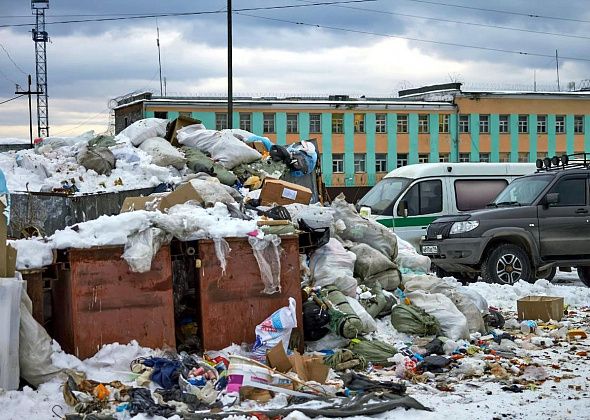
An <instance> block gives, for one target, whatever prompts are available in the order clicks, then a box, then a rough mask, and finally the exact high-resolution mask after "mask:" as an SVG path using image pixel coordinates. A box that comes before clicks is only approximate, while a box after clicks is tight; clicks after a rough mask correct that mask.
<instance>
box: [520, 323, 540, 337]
mask: <svg viewBox="0 0 590 420" xmlns="http://www.w3.org/2000/svg"><path fill="white" fill-rule="evenodd" d="M536 329H537V323H536V322H535V321H522V322H521V323H520V331H522V332H523V334H530V333H532V332H535V330H536Z"/></svg>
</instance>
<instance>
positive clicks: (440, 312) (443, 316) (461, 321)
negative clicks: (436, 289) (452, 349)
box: [406, 291, 469, 340]
mask: <svg viewBox="0 0 590 420" xmlns="http://www.w3.org/2000/svg"><path fill="white" fill-rule="evenodd" d="M406 296H407V297H408V298H409V299H410V302H412V304H414V305H416V306H418V307H420V308H422V309H424V310H425V311H426V312H427V313H428V314H430V315H432V316H433V317H435V318H436V319H437V320H438V322H439V323H440V327H441V330H442V333H443V334H444V336H445V337H448V338H450V339H452V340H459V339H461V338H465V339H467V338H469V328H468V325H467V319H466V318H465V315H463V314H462V313H461V311H459V309H457V307H456V306H455V304H454V303H453V302H452V301H451V300H450V299H449V298H448V297H446V296H445V295H443V294H441V293H427V292H421V291H414V292H411V293H407V294H406Z"/></svg>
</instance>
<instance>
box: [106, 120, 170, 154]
mask: <svg viewBox="0 0 590 420" xmlns="http://www.w3.org/2000/svg"><path fill="white" fill-rule="evenodd" d="M167 127H168V120H165V119H161V118H145V119H143V120H139V121H135V122H134V123H133V124H131V125H130V126H129V127H127V128H126V129H124V130H123V131H121V132H120V133H119V134H118V135H117V140H119V139H123V140H128V141H130V142H131V143H132V144H133V145H134V146H135V147H137V146H139V145H140V144H141V143H143V142H144V141H145V140H147V139H149V138H152V137H164V136H166V128H167Z"/></svg>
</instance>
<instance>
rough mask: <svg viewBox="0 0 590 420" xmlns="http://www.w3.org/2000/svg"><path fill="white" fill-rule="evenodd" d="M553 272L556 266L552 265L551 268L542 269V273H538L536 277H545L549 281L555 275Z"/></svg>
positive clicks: (555, 272) (555, 271)
mask: <svg viewBox="0 0 590 420" xmlns="http://www.w3.org/2000/svg"><path fill="white" fill-rule="evenodd" d="M555 274H557V267H553V268H550V269H548V270H545V271H543V272H542V273H539V275H538V278H539V279H545V280H547V281H551V280H553V278H554V277H555Z"/></svg>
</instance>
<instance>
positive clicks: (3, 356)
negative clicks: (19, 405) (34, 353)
mask: <svg viewBox="0 0 590 420" xmlns="http://www.w3.org/2000/svg"><path fill="white" fill-rule="evenodd" d="M23 285H24V282H23V281H22V280H20V279H17V278H0V388H3V389H7V390H15V389H18V384H19V325H20V317H21V314H20V312H21V305H20V300H21V293H22V290H23Z"/></svg>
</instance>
